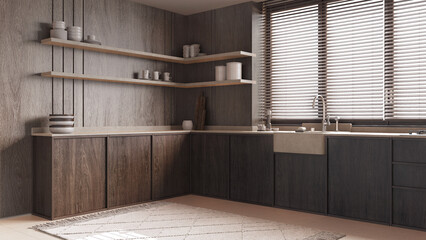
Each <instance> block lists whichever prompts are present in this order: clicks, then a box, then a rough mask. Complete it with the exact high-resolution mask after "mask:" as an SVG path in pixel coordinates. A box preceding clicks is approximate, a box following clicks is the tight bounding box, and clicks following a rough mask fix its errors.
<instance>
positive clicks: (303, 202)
mask: <svg viewBox="0 0 426 240" xmlns="http://www.w3.org/2000/svg"><path fill="white" fill-rule="evenodd" d="M275 205H276V206H279V207H287V208H295V209H300V210H306V211H313V212H321V213H326V211H327V156H326V155H306V154H291V153H275Z"/></svg>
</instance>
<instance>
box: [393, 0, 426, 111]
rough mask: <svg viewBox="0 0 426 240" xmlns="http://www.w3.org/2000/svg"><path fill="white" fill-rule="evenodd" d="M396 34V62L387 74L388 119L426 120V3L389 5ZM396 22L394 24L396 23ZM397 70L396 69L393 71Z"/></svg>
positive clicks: (411, 1)
mask: <svg viewBox="0 0 426 240" xmlns="http://www.w3.org/2000/svg"><path fill="white" fill-rule="evenodd" d="M387 4H388V5H387V9H388V12H389V14H392V9H393V18H392V16H391V17H389V19H388V22H389V24H390V26H393V27H389V28H388V29H387V31H388V32H387V34H388V35H390V36H392V35H393V49H392V48H389V49H388V50H387V51H389V52H392V51H393V62H390V63H391V64H392V65H391V64H389V66H388V68H389V71H387V75H388V78H389V81H387V83H386V94H387V96H386V99H387V102H386V110H385V112H386V118H388V119H425V118H426V1H425V0H409V1H407V0H394V1H388V2H387ZM392 21H393V24H392ZM392 67H393V69H392Z"/></svg>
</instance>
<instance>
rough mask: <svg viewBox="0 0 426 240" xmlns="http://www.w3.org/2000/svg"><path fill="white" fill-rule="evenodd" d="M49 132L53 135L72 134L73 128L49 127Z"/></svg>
mask: <svg viewBox="0 0 426 240" xmlns="http://www.w3.org/2000/svg"><path fill="white" fill-rule="evenodd" d="M49 131H50V132H51V133H54V134H69V133H73V132H74V128H73V127H58V128H56V127H49Z"/></svg>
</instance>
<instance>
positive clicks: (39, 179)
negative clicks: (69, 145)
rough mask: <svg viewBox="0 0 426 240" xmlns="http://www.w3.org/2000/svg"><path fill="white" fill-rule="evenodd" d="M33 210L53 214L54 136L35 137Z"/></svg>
mask: <svg viewBox="0 0 426 240" xmlns="http://www.w3.org/2000/svg"><path fill="white" fill-rule="evenodd" d="M33 144H34V145H33V146H34V162H33V168H34V170H33V212H34V213H36V214H38V215H42V216H45V217H51V216H52V138H47V137H34V138H33Z"/></svg>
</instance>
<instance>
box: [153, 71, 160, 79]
mask: <svg viewBox="0 0 426 240" xmlns="http://www.w3.org/2000/svg"><path fill="white" fill-rule="evenodd" d="M154 80H160V72H159V71H154Z"/></svg>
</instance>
